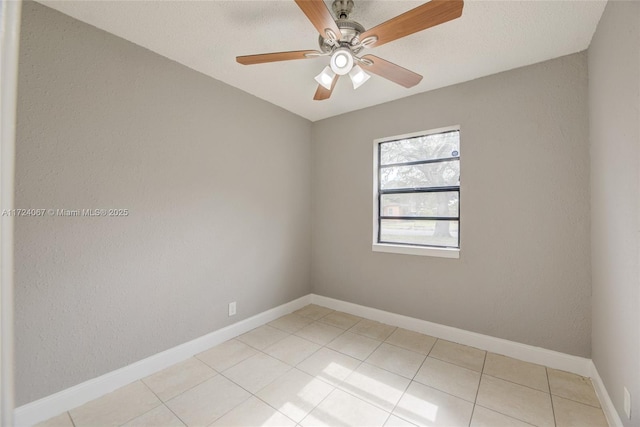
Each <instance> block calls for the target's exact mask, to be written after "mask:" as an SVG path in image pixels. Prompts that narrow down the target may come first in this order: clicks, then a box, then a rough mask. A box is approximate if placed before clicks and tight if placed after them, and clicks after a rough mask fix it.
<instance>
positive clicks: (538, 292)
mask: <svg viewBox="0 0 640 427" xmlns="http://www.w3.org/2000/svg"><path fill="white" fill-rule="evenodd" d="M586 61H587V58H586V54H585V53H579V54H574V55H571V56H567V57H563V58H559V59H555V60H552V61H548V62H544V63H540V64H536V65H532V66H528V67H525V68H521V69H517V70H513V71H509V72H505V73H501V74H497V75H494V76H490V77H486V78H482V79H479V80H475V81H471V82H468V83H464V84H460V85H456V86H451V87H447V88H444V89H440V90H436V91H433V92H429V93H425V94H420V95H415V96H412V97H409V98H404V99H401V100H398V101H394V102H391V103H387V104H383V105H380V106H376V107H372V108H367V109H364V110H360V111H356V112H352V113H350V114H344V115H341V116H339V117H335V118H330V119H326V120H323V121H320V122H316V123H314V125H313V128H312V141H313V151H312V162H313V163H312V185H313V191H312V195H313V205H312V206H313V209H312V215H313V221H312V224H313V225H312V227H313V233H312V236H313V237H312V238H313V246H312V254H313V255H312V276H311V277H312V283H313V289H314V291H315V292H316V293H318V294H320V295H325V296H328V297H333V298H338V299H342V300H346V301H350V302H354V303H357V304H363V305H366V306H370V307H375V308H379V309H383V310H388V311H391V312H395V313H402V314H405V315H408V316H412V317H416V318H419V319H425V320H429V321H432V322H437V323H440V324H445V325H450V326H454V327H458V328H462V329H466V330H470V331H475V332H479V333H483V334H488V335H492V336H496V337H500V338H505V339H509V340H513V341H518V342H523V343H526V344H531V345H535V346H540V347H544V348H548V349H552V350H557V351H561V352H566V353H570V354H575V355H579V356H585V357H589V355H590V333H591V329H590V323H591V320H590V317H591V305H590V304H591V303H590V292H591V283H590V258H589V256H590V252H589V145H588V120H587V116H588V112H587V63H586ZM456 124H458V125H460V128H461V156H462V157H461V202H460V205H461V215H462V220H461V221H462V222H461V229H462V232H461V247H462V250H461V253H460V259H458V260H455V259H443V258H433V257H422V256H411V255H396V254H390V253H377V252H372V250H371V234H372V219H371V215H372V213H371V212H372V197H371V194H372V174H373V166H372V162H373V160H372V157H373V150H372V141H373V140H374V139H375V138H381V137H386V136H392V135H399V134H404V133H409V132H416V131H421V130H427V129H433V128H439V127H443V126H449V125H456Z"/></svg>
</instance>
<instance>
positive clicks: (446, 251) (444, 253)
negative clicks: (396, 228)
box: [371, 243, 460, 258]
mask: <svg viewBox="0 0 640 427" xmlns="http://www.w3.org/2000/svg"><path fill="white" fill-rule="evenodd" d="M371 250H373V251H374V252H389V253H392V254H405V255H419V256H432V257H439V258H460V249H453V248H421V247H417V246H405V245H392V244H389V243H374V244H372V245H371Z"/></svg>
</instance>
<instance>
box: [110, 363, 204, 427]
mask: <svg viewBox="0 0 640 427" xmlns="http://www.w3.org/2000/svg"><path fill="white" fill-rule="evenodd" d="M214 372H216V371H215V370H214ZM214 376H215V375H214ZM211 378H213V377H211ZM205 381H206V380H205ZM140 382H141V383H142V384H144V386H145V387H146V388H147V389H148V390H149V391H150V392H151V393H153V395H154V396H155V397H156V398H157V399H158V400H159V401H160V405H158V406H156V407H155V408H153V409H150V410H148V411H147V412H145V413H144V414H140V415H138V416H137V417H134V418H132V419H130V420H128V421H127V423H129V422H131V421H133V420H135V419H136V418H138V417H141V416H143V415H145V414H148V413H149V412H151V411H153V410H154V409H157V408H159V407H160V406H164V407H165V408H167V409H168V410H169V411H170V412H171V413H172V414H173V415H175V417H176V418H177V419H178V420H180V422H181V423H182V424H184V425H185V426H186V425H187V423H186V422H184V420H183V419H182V418H180V417H179V416H178V414H176V413H175V412H173V410H172V409H171V408H169V406H167V405H166V404H165V402H164V401H163V400H162V399H160V396H158V395H157V394H156V392H155V391H153V390H152V389H151V387H149V386H148V385H147V384H146V383H145V382H144V381H142V380H140ZM203 382H204V381H202V382H201V383H198V384H197V385H200V384H202V383H203ZM197 385H196V386H194V387H197ZM191 388H193V387H191ZM191 388H189V390H191ZM185 391H187V390H185ZM185 391H183V392H182V393H180V394H183V393H184V392H185ZM180 394H178V395H176V396H175V397H178V396H180ZM171 399H173V397H172V398H171ZM171 399H170V400H171ZM124 424H126V423H124ZM124 424H121V426H123V425H124Z"/></svg>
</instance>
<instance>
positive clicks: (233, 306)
mask: <svg viewBox="0 0 640 427" xmlns="http://www.w3.org/2000/svg"><path fill="white" fill-rule="evenodd" d="M235 315H236V302H235V301H234V302H230V303H229V316H235Z"/></svg>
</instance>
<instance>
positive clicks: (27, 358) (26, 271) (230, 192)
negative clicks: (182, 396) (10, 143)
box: [15, 2, 311, 405]
mask: <svg viewBox="0 0 640 427" xmlns="http://www.w3.org/2000/svg"><path fill="white" fill-rule="evenodd" d="M21 42H22V45H21V56H20V80H19V103H18V131H17V132H18V143H17V177H16V181H17V193H16V205H17V206H19V207H32V208H54V209H55V208H65V209H82V208H127V209H129V212H130V214H129V216H128V217H126V218H62V217H58V218H54V217H44V218H18V219H17V221H16V242H17V246H16V266H17V271H16V301H15V304H16V306H15V312H16V331H15V334H16V337H17V343H16V361H17V371H16V378H17V404H18V405H21V404H24V403H27V402H29V401H32V400H35V399H38V398H41V397H44V396H46V395H49V394H51V393H54V392H57V391H60V390H62V389H64V388H66V387H69V386H72V385H75V384H78V383H80V382H82V381H86V380H88V379H90V378H93V377H95V376H98V375H101V374H104V373H106V372H109V371H111V370H114V369H117V368H120V367H122V366H124V365H127V364H129V363H132V362H134V361H137V360H140V359H142V358H144V357H147V356H150V355H152V354H155V353H157V352H159V351H162V350H165V349H167V348H170V347H172V346H175V345H177V344H181V343H184V342H186V341H188V340H190V339H193V338H196V337H199V336H202V335H204V334H206V333H209V332H211V331H214V330H216V329H219V328H221V327H223V326H225V325H227V324H230V323H232V322H235V321H238V320H240V319H242V318H245V317H248V316H250V315H253V314H255V313H258V312H261V311H264V310H267V309H269V308H272V307H274V306H276V305H279V304H282V303H285V302H287V301H290V300H292V299H295V298H297V297H300V296H302V295H306V294H308V293H309V292H310V290H311V288H310V283H309V271H310V270H309V268H310V228H311V226H310V220H309V216H310V212H309V209H310V204H311V200H310V195H309V192H310V172H309V164H310V151H311V147H310V127H311V124H310V122H308V121H307V120H304V119H301V118H300V117H298V116H295V115H293V114H291V113H289V112H286V111H284V110H282V109H280V108H278V107H275V106H273V105H271V104H268V103H266V102H264V101H261V100H259V99H257V98H255V97H253V96H250V95H248V94H246V93H244V92H242V91H240V90H237V89H234V88H232V87H230V86H227V85H225V84H223V83H221V82H218V81H216V80H213V79H211V78H210V77H207V76H204V75H202V74H199V73H197V72H194V71H192V70H190V69H188V68H185V67H184V66H181V65H179V64H177V63H174V62H172V61H170V60H168V59H166V58H163V57H161V56H158V55H156V54H154V53H152V52H149V51H147V50H145V49H143V48H140V47H138V46H136V45H134V44H132V43H129V42H127V41H124V40H122V39H119V38H117V37H115V36H113V35H110V34H107V33H105V32H103V31H100V30H97V29H95V28H93V27H91V26H89V25H86V24H84V23H81V22H79V21H76V20H74V19H72V18H69V17H67V16H65V15H62V14H60V13H58V12H56V11H53V10H51V9H49V8H46V7H44V6H41V5H38V4H35V3H31V2H27V3H25V5H24V11H23V24H22V41H21ZM230 301H237V302H238V315H237V316H236V317H233V318H228V317H227V304H228V303H229V302H230Z"/></svg>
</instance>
